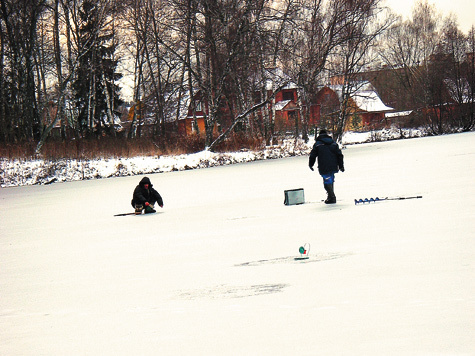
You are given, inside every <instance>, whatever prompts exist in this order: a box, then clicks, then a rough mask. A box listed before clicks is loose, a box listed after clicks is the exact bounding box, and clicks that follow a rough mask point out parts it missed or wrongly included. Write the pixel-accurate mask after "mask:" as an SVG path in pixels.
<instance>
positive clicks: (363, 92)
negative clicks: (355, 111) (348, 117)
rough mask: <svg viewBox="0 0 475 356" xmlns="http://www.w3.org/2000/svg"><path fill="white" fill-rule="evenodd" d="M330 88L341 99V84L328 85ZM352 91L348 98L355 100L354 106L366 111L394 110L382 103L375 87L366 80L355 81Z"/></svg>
mask: <svg viewBox="0 0 475 356" xmlns="http://www.w3.org/2000/svg"><path fill="white" fill-rule="evenodd" d="M329 88H330V89H332V90H333V91H335V93H337V95H338V98H339V99H340V100H341V99H342V92H343V85H340V84H338V85H330V86H329ZM354 88H355V89H354V91H353V93H352V94H351V95H350V98H351V99H352V100H353V101H354V102H355V104H356V106H357V107H358V108H359V109H360V110H362V111H366V112H384V111H392V110H394V109H393V108H392V107H389V106H387V105H385V104H384V103H383V101H382V100H381V98H380V97H379V95H378V93H376V90H375V88H374V87H373V86H372V85H371V83H370V82H368V81H363V82H355V83H354Z"/></svg>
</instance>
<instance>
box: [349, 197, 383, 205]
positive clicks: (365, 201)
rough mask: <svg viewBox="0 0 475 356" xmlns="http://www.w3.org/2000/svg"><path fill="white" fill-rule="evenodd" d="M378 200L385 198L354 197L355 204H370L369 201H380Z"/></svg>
mask: <svg viewBox="0 0 475 356" xmlns="http://www.w3.org/2000/svg"><path fill="white" fill-rule="evenodd" d="M380 200H386V199H380V198H378V197H376V198H369V199H368V198H364V199H355V205H358V204H365V203H368V204H371V203H376V202H377V201H380Z"/></svg>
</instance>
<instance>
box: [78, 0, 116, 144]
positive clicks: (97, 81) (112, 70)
mask: <svg viewBox="0 0 475 356" xmlns="http://www.w3.org/2000/svg"><path fill="white" fill-rule="evenodd" d="M106 10H107V9H104V8H103V7H101V6H99V3H98V2H97V0H85V1H84V2H83V4H82V7H81V9H80V12H79V14H80V18H81V21H82V26H81V27H80V29H79V47H80V49H81V51H82V54H81V53H80V59H79V66H78V70H77V78H76V81H75V83H74V90H75V99H76V107H77V112H78V120H77V122H78V129H79V130H80V131H81V132H82V133H83V134H85V135H90V134H91V133H96V134H101V133H104V132H106V133H109V134H114V133H115V131H114V120H115V117H114V116H115V114H114V110H115V109H116V108H117V107H118V106H119V105H120V104H122V101H121V99H120V97H119V87H118V86H117V85H116V84H115V82H116V81H117V80H118V79H120V78H121V77H122V75H121V74H120V73H117V71H116V70H117V64H118V60H117V59H115V58H114V54H115V50H116V47H117V44H116V42H115V33H114V29H113V27H112V26H111V24H110V23H108V22H107V15H108V14H107V11H106ZM109 15H110V14H109Z"/></svg>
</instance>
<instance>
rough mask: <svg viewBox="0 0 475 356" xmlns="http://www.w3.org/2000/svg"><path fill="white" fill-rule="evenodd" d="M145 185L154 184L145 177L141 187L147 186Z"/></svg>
mask: <svg viewBox="0 0 475 356" xmlns="http://www.w3.org/2000/svg"><path fill="white" fill-rule="evenodd" d="M145 184H148V185H150V184H152V182H150V179H148V178H147V177H143V178H142V180H141V181H140V185H145Z"/></svg>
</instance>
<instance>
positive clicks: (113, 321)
mask: <svg viewBox="0 0 475 356" xmlns="http://www.w3.org/2000/svg"><path fill="white" fill-rule="evenodd" d="M343 153H344V155H345V169H346V171H345V172H344V173H339V174H337V177H336V183H335V192H336V195H337V199H338V200H339V201H338V203H337V204H336V205H334V206H326V205H325V204H323V203H322V202H321V200H322V199H324V198H325V196H324V189H323V187H322V181H321V178H320V176H319V175H318V173H316V172H311V171H310V170H309V169H308V166H307V162H308V157H307V156H301V157H291V158H284V159H279V160H268V161H258V162H251V163H243V164H236V165H229V166H222V167H215V168H209V169H200V170H187V171H178V172H170V173H163V174H147V176H148V177H149V178H150V179H151V180H152V183H153V184H154V187H155V188H156V189H157V190H158V191H159V192H160V194H161V195H162V197H163V199H164V202H165V206H164V208H163V209H159V212H158V213H157V214H154V215H149V216H145V215H144V216H124V217H114V216H113V215H114V214H117V213H122V212H128V211H132V208H131V206H130V199H131V195H132V191H133V189H134V187H135V185H136V184H137V183H138V182H139V180H140V179H141V177H142V176H134V177H124V178H110V179H101V180H88V181H76V182H66V183H55V184H52V185H47V186H39V185H34V186H24V187H11V188H2V189H0V216H1V225H0V354H1V355H474V354H475V278H474V277H475V262H474V261H475V260H474V256H475V222H474V215H473V214H474V213H473V212H474V211H475V185H474V177H475V165H474V157H475V133H463V134H456V135H448V136H439V137H426V138H418V139H411V140H400V141H391V142H382V143H370V144H364V145H353V146H348V148H347V149H345V150H344V151H343ZM294 188H304V189H305V198H306V200H307V203H306V204H304V205H297V206H285V205H284V204H283V201H284V190H286V189H294ZM411 195H422V196H423V198H422V199H413V200H403V201H385V202H378V203H374V204H371V205H368V204H365V205H358V206H355V205H354V199H355V198H365V197H368V198H369V197H376V196H379V197H384V196H411ZM305 243H309V244H310V245H311V250H310V256H309V257H310V258H309V259H308V260H303V261H295V260H294V257H298V256H299V247H300V246H302V245H304V244H305Z"/></svg>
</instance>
